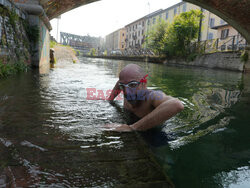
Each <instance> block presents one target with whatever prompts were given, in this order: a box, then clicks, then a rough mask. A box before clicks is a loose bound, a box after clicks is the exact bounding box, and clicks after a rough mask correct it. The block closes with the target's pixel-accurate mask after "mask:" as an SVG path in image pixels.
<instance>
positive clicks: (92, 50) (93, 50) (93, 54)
mask: <svg viewBox="0 0 250 188" xmlns="http://www.w3.org/2000/svg"><path fill="white" fill-rule="evenodd" d="M89 55H91V56H96V49H95V48H91V50H90V52H89Z"/></svg>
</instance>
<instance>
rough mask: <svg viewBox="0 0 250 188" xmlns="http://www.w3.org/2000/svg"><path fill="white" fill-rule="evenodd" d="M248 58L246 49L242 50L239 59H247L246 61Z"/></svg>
mask: <svg viewBox="0 0 250 188" xmlns="http://www.w3.org/2000/svg"><path fill="white" fill-rule="evenodd" d="M248 58H249V56H248V52H247V51H246V50H244V51H243V52H242V54H241V56H240V60H241V61H242V62H247V61H248Z"/></svg>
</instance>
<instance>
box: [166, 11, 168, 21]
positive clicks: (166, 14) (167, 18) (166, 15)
mask: <svg viewBox="0 0 250 188" xmlns="http://www.w3.org/2000/svg"><path fill="white" fill-rule="evenodd" d="M167 19H168V12H166V20H167Z"/></svg>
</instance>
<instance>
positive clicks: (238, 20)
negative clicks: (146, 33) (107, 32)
mask: <svg viewBox="0 0 250 188" xmlns="http://www.w3.org/2000/svg"><path fill="white" fill-rule="evenodd" d="M2 1H3V0H2ZM14 1H15V3H16V5H17V6H19V7H20V8H22V9H23V10H24V11H26V12H27V13H28V14H29V15H32V16H34V15H35V16H36V18H35V19H36V21H35V23H34V19H31V20H32V21H30V22H31V23H30V24H37V25H39V24H40V28H41V30H43V34H45V35H43V36H42V38H43V39H44V40H46V41H42V42H43V43H42V44H39V45H37V46H39V47H40V48H41V47H44V46H45V47H46V46H47V47H48V45H47V44H48V43H49V37H47V36H46V35H49V32H47V33H46V32H45V31H46V30H47V31H49V30H51V26H50V23H49V21H50V20H51V19H53V18H56V17H58V16H59V15H61V14H63V13H66V12H68V11H70V10H72V9H75V8H77V7H80V6H82V5H86V4H89V3H93V2H96V1H98V0H14ZM185 1H187V2H190V3H193V4H196V5H198V6H200V7H202V8H205V9H207V10H209V11H210V12H212V13H214V14H216V15H218V16H219V17H221V18H222V19H223V20H225V21H226V22H227V23H229V24H230V25H231V26H233V27H234V28H235V29H236V30H238V31H239V33H241V35H242V36H244V37H245V39H246V40H247V42H248V43H250V35H249V33H250V22H249V18H250V11H249V8H250V0H230V1H225V0H185ZM29 20H30V19H29ZM39 20H41V21H42V22H43V23H44V24H42V25H41V23H40V22H39ZM44 26H46V29H45V27H44ZM40 35H41V34H40ZM77 38H78V39H79V41H81V40H82V39H81V37H77ZM42 50H45V52H44V53H39V54H45V55H47V56H48V54H49V52H48V50H49V49H48V48H44V49H38V51H42ZM33 59H36V63H34V64H35V66H39V67H40V66H41V64H42V63H43V62H42V61H41V59H46V61H47V59H48V58H41V57H37V58H33Z"/></svg>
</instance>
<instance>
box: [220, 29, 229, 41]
mask: <svg viewBox="0 0 250 188" xmlns="http://www.w3.org/2000/svg"><path fill="white" fill-rule="evenodd" d="M228 34H229V29H223V30H222V31H221V39H225V38H227V37H228Z"/></svg>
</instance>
